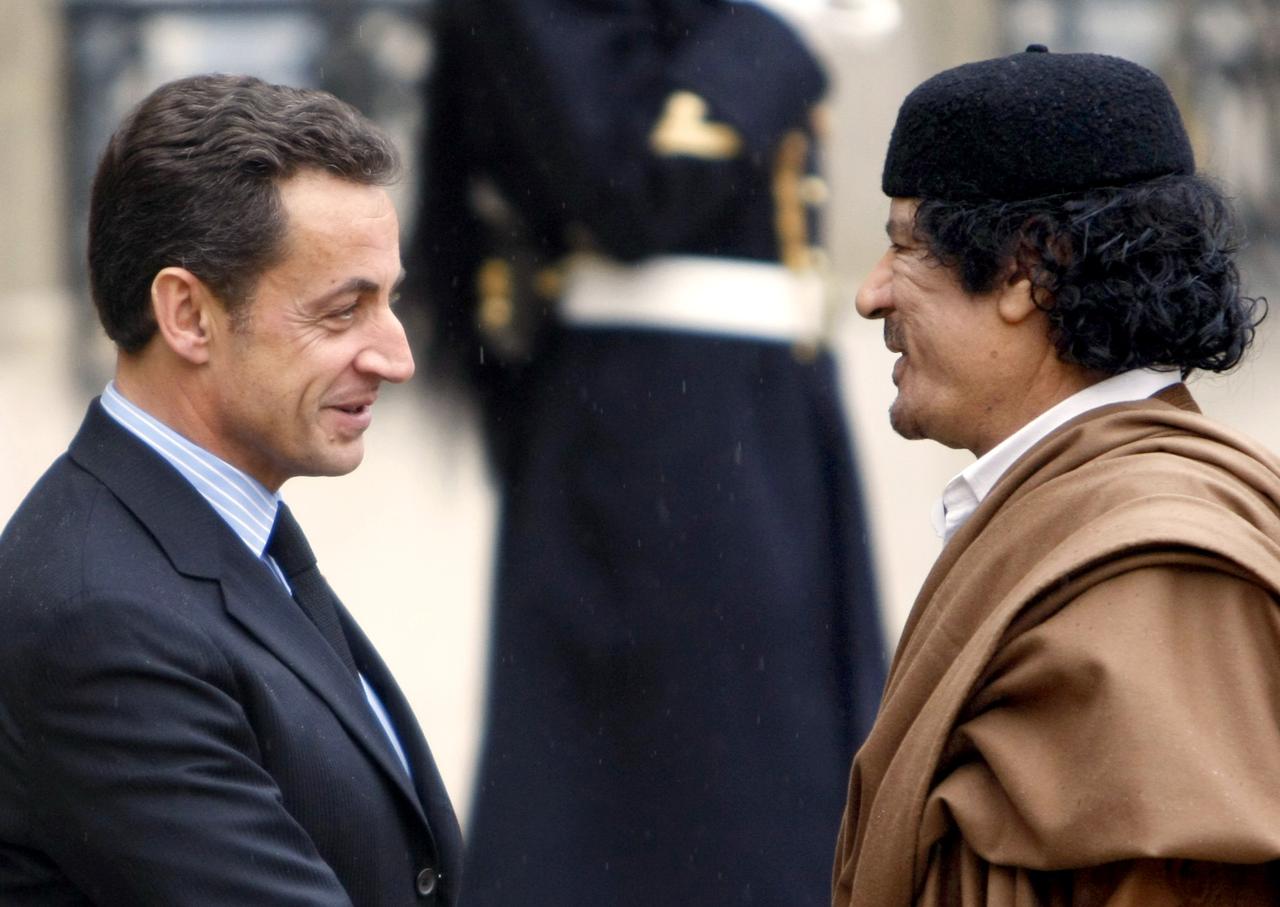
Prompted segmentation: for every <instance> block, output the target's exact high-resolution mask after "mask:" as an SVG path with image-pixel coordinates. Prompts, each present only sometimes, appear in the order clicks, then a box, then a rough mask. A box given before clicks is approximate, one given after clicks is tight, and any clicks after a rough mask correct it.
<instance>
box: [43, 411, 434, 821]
mask: <svg viewBox="0 0 1280 907" xmlns="http://www.w3.org/2000/svg"><path fill="white" fill-rule="evenodd" d="M68 455H69V456H70V457H71V459H72V460H74V461H75V462H76V463H78V464H79V465H80V466H81V467H83V468H84V469H85V470H87V471H88V472H90V473H92V474H93V475H95V476H96V477H97V478H98V479H99V480H100V481H102V483H103V484H104V485H106V487H107V488H109V489H110V490H111V492H112V493H113V494H115V496H116V497H117V498H119V499H120V501H121V503H123V504H124V505H125V506H126V507H128V508H129V510H130V511H131V512H132V513H133V514H134V516H135V517H137V519H138V520H139V521H140V522H141V523H142V524H143V525H144V526H145V527H146V528H147V530H148V531H149V532H150V533H151V534H152V536H153V537H154V538H155V539H156V541H157V543H158V544H159V545H160V547H161V548H162V549H163V550H164V552H165V554H166V556H167V557H168V558H169V560H170V561H171V562H172V563H173V565H174V568H175V569H176V570H178V572H180V573H182V574H184V575H187V576H192V577H198V578H203V579H210V580H216V581H218V582H219V583H220V584H221V586H222V590H223V600H224V603H225V606H226V609H227V612H228V613H229V615H230V616H231V618H232V619H234V620H235V621H236V622H237V623H239V624H240V625H241V626H242V627H244V628H245V630H247V631H248V632H249V634H250V635H252V636H253V637H254V638H255V639H257V640H258V642H259V643H261V644H262V645H263V646H264V647H265V648H266V649H267V650H268V651H270V652H271V653H272V654H274V655H275V656H276V657H277V658H279V659H280V661H281V662H283V663H284V664H285V665H287V666H288V667H289V668H290V669H291V670H292V671H293V672H294V673H295V674H296V675H297V676H298V677H299V678H300V679H301V680H302V681H303V682H304V683H306V685H307V686H308V687H310V688H311V689H312V691H314V692H315V694H316V695H317V696H318V697H320V698H321V699H322V700H323V701H324V702H325V703H326V704H327V705H328V706H329V708H330V709H331V710H332V711H333V713H334V715H335V716H336V717H337V718H338V720H339V721H340V722H341V723H342V725H343V727H345V728H346V730H347V732H348V733H349V734H350V735H351V737H352V739H354V740H355V741H356V743H357V744H358V745H359V746H360V747H361V748H362V749H363V750H364V751H365V753H366V755H367V756H368V757H369V758H370V759H371V760H372V761H373V762H374V763H376V764H377V765H378V766H379V767H380V768H381V769H382V771H383V772H385V773H386V774H387V775H388V777H389V778H390V779H391V781H392V783H393V784H394V785H395V787H396V788H397V789H398V790H400V791H401V793H403V794H404V796H405V797H406V798H408V799H409V801H410V802H411V803H412V804H413V808H414V811H415V812H416V813H417V814H418V815H419V816H420V817H421V818H422V820H423V822H424V823H425V822H426V816H425V814H424V812H423V803H422V801H421V800H420V799H419V797H418V795H417V794H416V792H415V791H414V790H413V788H412V786H411V785H410V782H409V779H408V777H407V776H406V775H405V772H404V768H403V766H401V765H400V761H399V758H398V757H397V756H396V755H395V753H394V751H393V750H392V749H391V744H390V741H388V740H387V737H386V734H385V732H384V731H383V729H382V727H381V725H380V724H379V723H378V719H377V718H376V717H375V716H374V714H373V711H372V709H371V708H370V707H369V703H368V701H367V700H366V699H365V696H364V691H363V690H362V689H360V687H359V685H358V684H356V683H355V682H354V681H353V680H352V677H351V675H350V673H349V672H348V671H347V669H346V667H345V666H344V665H343V664H342V662H341V660H339V658H338V656H337V654H336V653H335V652H334V651H333V649H332V648H331V647H330V646H329V644H328V643H327V642H326V641H325V639H324V637H323V636H321V635H320V631H319V630H317V629H316V628H315V626H314V625H313V624H312V623H311V621H309V620H308V619H307V617H306V615H305V614H303V613H302V610H301V609H300V608H299V607H298V605H297V604H296V603H295V602H294V601H293V599H292V598H291V597H290V596H289V594H288V592H287V591H286V590H285V589H284V587H283V586H282V585H281V584H280V583H279V581H278V580H277V579H276V578H275V577H274V576H273V575H272V574H271V571H270V570H269V569H268V568H267V566H266V564H264V563H263V562H262V561H260V560H259V559H257V558H255V557H254V556H253V553H252V552H251V551H250V550H249V549H248V548H247V547H246V546H245V544H244V543H243V542H242V541H241V540H240V539H239V538H238V537H237V536H236V534H235V533H234V532H233V531H232V530H231V528H230V527H229V526H227V525H226V523H225V522H223V520H222V518H221V517H220V516H218V514H217V513H216V512H215V511H214V509H213V508H212V507H211V506H210V505H209V503H208V502H207V501H205V500H204V498H203V497H202V496H201V495H200V493H199V492H198V491H196V490H195V489H194V488H193V487H192V486H191V484H190V483H189V482H187V480H186V479H185V478H183V477H182V475H181V474H179V473H178V472H177V470H175V469H174V468H173V467H171V466H170V465H169V464H168V463H166V462H165V461H164V459H163V458H162V457H160V456H159V455H158V454H157V453H155V451H153V450H151V449H150V448H149V447H147V446H146V444H144V443H143V442H142V441H141V440H139V439H138V438H136V437H134V436H133V434H131V433H130V432H128V431H127V430H125V429H124V428H122V427H121V426H120V425H119V424H117V423H116V422H115V420H114V419H112V418H111V417H110V416H109V415H107V414H106V412H105V411H104V410H103V409H102V408H101V404H100V403H98V401H96V400H95V401H94V402H93V403H91V404H90V406H89V412H88V414H87V415H86V416H85V420H84V423H83V424H82V425H81V427H80V431H79V433H78V434H77V435H76V437H75V438H74V439H73V440H72V442H71V446H70V448H69V450H68ZM344 622H345V623H348V624H349V623H350V617H349V616H346V615H344ZM360 639H361V641H362V643H363V646H364V647H368V648H369V649H370V651H371V647H369V645H368V641H367V640H365V639H364V637H363V635H361V636H360ZM375 657H376V656H375ZM379 664H381V662H380V661H379ZM382 670H384V671H385V668H383V669H382ZM391 687H392V688H393V689H394V683H392V684H391ZM380 692H381V691H380ZM396 692H397V694H398V693H399V691H398V690H397V691H396ZM411 719H412V713H410V720H409V721H406V720H405V719H404V718H402V717H401V716H399V715H396V716H395V720H396V722H397V730H400V729H401V728H402V727H403V728H404V729H405V731H404V733H406V735H407V736H409V737H413V736H415V735H418V730H417V725H416V723H412V722H411ZM410 726H412V730H413V732H414V733H413V734H408V733H407V732H408V730H409V727H410ZM424 748H425V744H424ZM429 758H430V757H429V755H428V761H429ZM411 764H414V765H415V766H416V764H417V763H416V761H414V762H412V763H411ZM424 767H425V766H424ZM434 770H435V769H434V765H431V771H432V772H434Z"/></svg>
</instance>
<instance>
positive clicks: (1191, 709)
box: [833, 385, 1280, 907]
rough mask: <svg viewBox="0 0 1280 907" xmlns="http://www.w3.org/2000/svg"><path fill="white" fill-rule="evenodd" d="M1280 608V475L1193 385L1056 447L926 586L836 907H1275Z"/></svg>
mask: <svg viewBox="0 0 1280 907" xmlns="http://www.w3.org/2000/svg"><path fill="white" fill-rule="evenodd" d="M1278 596H1280V461H1277V460H1276V459H1275V458H1274V457H1273V456H1272V455H1271V454H1269V453H1268V452H1266V451H1265V450H1263V449H1262V448H1260V447H1259V446H1257V445H1255V444H1253V443H1252V442H1250V441H1248V440H1247V439H1245V438H1242V437H1240V436H1238V435H1236V434H1234V433H1232V432H1230V431H1228V430H1226V429H1224V428H1222V427H1221V426H1218V425H1216V424H1214V423H1213V422H1211V421H1210V420H1208V419H1206V418H1205V417H1203V416H1201V415H1200V414H1199V410H1198V409H1197V408H1196V406H1195V404H1194V402H1193V401H1192V400H1191V397H1190V395H1189V394H1188V393H1187V391H1186V388H1185V387H1184V386H1182V385H1177V386H1175V387H1174V388H1171V389H1170V390H1168V391H1165V392H1164V393H1162V394H1161V395H1159V396H1158V397H1156V398H1153V399H1151V400H1144V401H1139V402H1136V403H1126V404H1119V405H1115V406H1109V407H1105V408H1102V409H1099V410H1095V411H1093V412H1090V413H1086V414H1084V415H1082V416H1080V417H1078V418H1076V419H1075V420H1073V421H1071V422H1069V423H1068V424H1067V425H1065V426H1063V427H1062V428H1060V429H1058V430H1057V431H1055V432H1054V433H1053V434H1051V435H1050V436H1048V437H1047V438H1045V439H1044V440H1042V441H1041V442H1040V443H1039V444H1037V445H1036V446H1035V447H1034V448H1033V449H1032V450H1031V451H1029V452H1028V453H1027V454H1026V455H1024V456H1023V457H1022V458H1021V459H1020V460H1019V461H1018V462H1017V463H1016V464H1015V465H1014V466H1013V467H1012V468H1011V469H1010V471H1009V472H1008V473H1007V474H1006V475H1005V476H1003V477H1002V478H1001V479H1000V481H999V482H998V483H997V484H996V486H995V487H994V488H993V489H992V491H991V493H990V495H989V496H988V497H987V499H986V500H985V501H984V502H983V503H982V504H981V506H980V507H979V508H978V509H977V511H976V512H975V513H974V514H973V516H972V517H970V519H969V521H968V522H967V523H965V524H964V525H963V526H962V527H961V528H960V529H959V531H957V533H956V534H955V536H954V537H953V538H952V539H951V541H950V542H949V543H948V545H947V546H946V547H945V548H944V550H943V552H942V554H941V556H940V557H939V559H938V562H937V563H936V564H935V565H934V567H933V570H932V571H931V572H930V574H929V576H928V578H927V579H926V580H925V584H924V587H923V588H922V589H921V591H920V595H919V597H918V598H917V600H916V603H915V606H914V608H913V609H912V612H911V616H910V618H909V619H908V622H907V626H906V628H905V630H904V632H903V636H902V640H901V642H900V644H899V648H898V652H897V655H896V656H895V659H894V663H893V666H892V668H891V670H890V676H889V681H888V684H887V686H886V690H885V695H884V699H883V702H882V704H881V709H880V713H879V716H878V718H877V720H876V724H875V727H874V728H873V730H872V732H871V736H870V737H869V739H868V740H867V742H866V744H865V745H864V746H863V747H862V749H861V750H860V751H859V753H858V755H857V758H856V759H855V760H854V764H853V770H852V773H851V777H850V782H849V800H848V804H847V806H846V810H845V817H844V822H843V826H842V828H841V831H840V837H839V842H838V846H837V853H836V863H835V874H834V892H833V904H835V905H838V907H844V905H857V907H907V905H927V907H934V905H947V907H952V905H963V907H974V905H990V907H1024V905H1055V907H1056V905H1074V907H1082V905H1093V904H1108V905H1116V907H1118V905H1135V907H1136V905H1142V907H1148V905H1151V907H1160V905H1163V904H1180V903H1197V904H1199V903H1203V904H1222V905H1227V904H1230V905H1233V907H1237V905H1253V904H1280V887H1277V886H1280V872H1278V871H1277V865H1280V864H1276V863H1271V862H1270V861H1276V860H1280V604H1278V599H1277V597H1278ZM1197 898H1199V899H1197Z"/></svg>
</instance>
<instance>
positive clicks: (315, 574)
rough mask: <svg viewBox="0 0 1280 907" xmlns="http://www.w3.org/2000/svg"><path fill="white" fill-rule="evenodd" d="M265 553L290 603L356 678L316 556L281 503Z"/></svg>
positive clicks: (300, 528)
mask: <svg viewBox="0 0 1280 907" xmlns="http://www.w3.org/2000/svg"><path fill="white" fill-rule="evenodd" d="M267 554H269V555H271V557H272V558H274V559H275V562H276V564H278V565H279V567H280V569H281V571H283V572H284V575H285V577H286V578H287V579H288V580H289V587H290V588H291V589H292V590H293V600H294V601H296V602H297V603H298V605H299V607H301V608H302V610H303V612H304V613H305V614H306V615H307V617H309V618H311V622H312V623H313V624H315V625H316V628H317V629H318V630H319V631H320V635H321V636H323V637H324V638H325V639H326V640H327V641H328V643H329V645H330V646H332V647H333V650H334V651H335V652H337V653H338V657H339V658H341V659H342V663H343V664H345V665H346V666H347V668H348V669H350V671H351V674H352V676H353V677H356V678H357V679H359V676H360V675H359V672H358V671H357V670H356V660H355V658H354V657H353V656H352V654H351V646H350V645H349V644H348V643H347V637H346V634H344V633H343V632H342V624H341V623H340V622H339V621H338V609H337V606H336V605H335V596H334V594H333V590H332V589H330V588H329V584H328V583H327V582H325V579H324V577H323V576H321V575H320V570H319V568H318V567H316V556H315V554H313V553H312V551H311V546H310V545H309V544H307V537H306V536H305V535H303V534H302V527H301V526H299V525H298V521H297V520H295V519H294V518H293V514H292V513H291V512H290V511H289V508H288V507H287V506H286V505H285V503H284V502H283V501H281V502H280V509H279V510H278V511H277V512H276V523H275V526H274V527H272V529H271V539H270V541H268V542H267Z"/></svg>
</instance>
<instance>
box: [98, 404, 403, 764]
mask: <svg viewBox="0 0 1280 907" xmlns="http://www.w3.org/2000/svg"><path fill="white" fill-rule="evenodd" d="M102 408H103V409H105V410H106V411H107V414H108V415H110V416H111V418H113V419H115V420H116V421H117V422H119V423H120V424H121V425H122V426H123V427H124V428H125V429H127V430H128V431H129V432H131V433H132V434H134V435H136V436H137V438H138V439H139V440H140V441H142V443H144V444H146V445H147V446H148V447H150V448H151V449H152V450H154V451H155V452H156V453H158V454H159V455H160V456H161V457H163V458H164V460H165V462H167V463H168V464H169V465H170V466H172V467H173V468H174V469H176V470H178V472H179V473H181V474H182V477H183V478H184V479H186V480H187V481H188V482H190V483H191V485H192V486H193V487H194V488H195V490H196V491H198V492H200V496H201V497H202V498H204V499H205V500H206V501H208V502H209V506H210V507H212V508H213V509H214V510H215V511H217V513H218V516H220V517H222V519H223V520H224V521H225V522H226V524H227V525H228V526H230V527H231V529H232V531H234V532H235V534H236V535H238V536H239V537H240V540H241V541H242V542H244V543H245V545H247V546H248V548H249V550H250V551H252V552H253V555H254V557H257V558H259V559H261V560H262V562H263V563H265V564H266V565H267V567H268V568H269V569H270V570H271V572H272V573H273V574H275V577H276V579H278V580H279V581H280V583H281V584H282V585H283V586H284V587H285V589H289V582H288V580H286V579H285V576H284V572H283V571H282V570H281V569H280V567H279V566H278V565H277V564H276V562H275V560H274V559H272V558H271V557H270V556H269V555H268V554H267V553H266V551H267V542H268V540H269V539H270V538H271V527H272V526H274V525H275V521H276V511H277V510H278V509H279V507H280V495H279V494H276V493H273V492H270V491H267V489H266V486H265V485H263V484H262V483H261V482H259V481H258V480H257V479H255V478H253V477H252V476H250V475H249V474H248V473H246V472H243V471H242V470H240V469H237V468H236V467H234V466H232V465H231V464H230V463H228V462H227V461H225V460H223V459H222V458H221V457H218V456H215V455H214V454H211V453H210V452H209V451H207V450H205V449H204V448H203V447H201V446H200V445H198V444H193V443H192V442H191V441H188V440H187V439H186V438H184V437H182V435H180V434H178V433H177V432H176V431H174V430H173V429H172V428H170V427H169V426H167V425H165V424H164V423H163V422H161V421H160V420H159V419H157V418H155V417H154V416H152V415H151V414H150V413H148V412H146V411H145V410H143V409H140V408H139V407H138V406H136V405H135V404H133V403H131V402H130V401H128V400H127V399H125V397H124V395H123V394H121V393H120V391H119V390H118V389H117V388H116V383H115V382H114V381H111V382H109V383H108V384H107V386H106V389H104V390H103V392H102ZM289 592H290V594H292V592H293V590H292V589H289ZM360 684H361V686H363V687H364V695H365V698H366V699H368V700H369V707H370V708H372V709H373V713H374V715H375V716H377V718H378V721H379V723H380V724H381V725H382V728H383V730H384V731H386V734H387V738H388V739H389V740H390V741H391V746H392V748H393V749H394V750H395V751H396V755H397V756H399V757H400V762H401V763H403V765H404V768H405V771H406V772H409V774H410V776H412V774H413V773H412V772H411V771H410V770H409V759H408V757H407V756H405V753H404V748H403V747H402V746H401V745H400V738H399V737H397V736H396V732H395V728H394V727H393V726H392V724H391V716H390V715H388V714H387V710H386V707H385V706H383V704H382V700H381V699H379V698H378V694H377V693H375V692H374V689H373V687H371V686H370V685H369V681H367V680H365V677H364V675H363V674H361V675H360Z"/></svg>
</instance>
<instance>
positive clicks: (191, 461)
mask: <svg viewBox="0 0 1280 907" xmlns="http://www.w3.org/2000/svg"><path fill="white" fill-rule="evenodd" d="M102 408H103V409H104V410H106V411H107V414H108V415H109V416H111V417H112V418H113V419H115V420H116V421H117V422H119V423H120V425H121V426H123V427H124V428H125V429H126V430H127V431H129V432H130V433H132V434H133V435H135V436H136V437H137V438H138V439H139V440H140V441H142V443H144V444H146V445H147V446H148V447H150V448H151V449H152V450H154V451H155V452H156V453H157V454H159V455H160V456H161V457H163V458H164V460H165V461H166V462H167V463H168V464H169V465H170V466H172V467H173V468H174V469H176V470H177V471H178V472H179V473H180V474H181V475H182V477H183V478H185V479H186V480H187V481H188V482H190V483H191V485H192V486H193V487H194V488H195V489H196V491H198V492H200V495H201V497H203V498H204V499H205V500H206V501H208V502H209V505H210V506H211V507H212V508H213V509H214V510H215V511H216V512H217V513H218V515H219V516H220V517H222V519H223V520H224V521H225V522H226V524H227V525H228V526H230V527H231V529H232V531H234V532H235V534H236V535H237V536H238V537H239V538H240V540H241V541H243V542H244V543H245V545H247V546H248V547H249V550H250V551H252V552H253V554H254V556H255V557H262V553H263V552H264V551H265V550H266V547H267V539H268V538H269V537H270V536H271V526H272V524H273V523H274V522H275V519H276V508H277V507H278V506H279V503H280V495H278V494H273V493H272V492H270V491H268V490H267V489H266V486H264V485H263V484H262V483H261V482H259V481H258V480H256V479H254V478H253V477H252V476H250V475H249V474H248V473H246V472H243V471H242V470H240V469H237V468H236V467H234V466H232V465H231V464H230V463H228V462H227V461H225V460H223V459H222V458H220V457H218V456H216V455H214V454H212V453H210V452H209V451H207V450H205V449H204V448H203V447H201V446H199V445H198V444H194V443H192V442H191V441H189V440H188V439H186V438H184V437H183V436H182V435H180V434H178V433H177V432H176V431H174V430H173V429H172V428H170V427H169V426H167V425H165V424H164V423H163V422H161V421H160V420H159V419H157V418H155V416H152V415H151V414H150V413H148V412H146V411H145V410H143V409H142V408H140V407H139V406H137V405H136V404H134V403H132V402H130V401H129V400H127V399H126V398H125V397H124V395H123V394H121V393H120V391H119V389H118V388H116V385H115V382H114V381H112V382H109V383H108V384H107V386H106V389H105V390H103V392H102Z"/></svg>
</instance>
